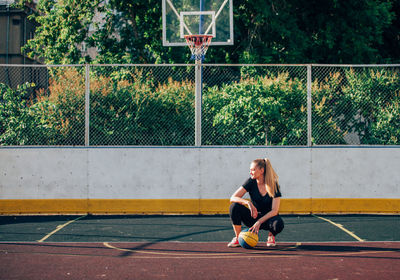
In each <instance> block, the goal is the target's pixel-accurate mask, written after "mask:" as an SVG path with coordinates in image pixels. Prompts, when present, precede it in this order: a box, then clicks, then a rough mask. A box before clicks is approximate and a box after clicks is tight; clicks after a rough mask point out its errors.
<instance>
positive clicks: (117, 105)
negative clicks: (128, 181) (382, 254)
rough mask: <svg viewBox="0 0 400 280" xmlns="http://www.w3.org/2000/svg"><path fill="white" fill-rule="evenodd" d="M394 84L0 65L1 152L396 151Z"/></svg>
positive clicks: (377, 70) (379, 72)
mask: <svg viewBox="0 0 400 280" xmlns="http://www.w3.org/2000/svg"><path fill="white" fill-rule="evenodd" d="M196 68H197V69H196ZM399 75H400V65H315V64H300V65H270V64H269V65H262V64H246V65H244V64H242V65H228V64H203V65H194V64H171V65H153V64H152V65H142V64H140V65H137V64H134V65H118V64H113V65H0V145H1V146H10V145H12V146H23V145H39V146H54V145H56V146H109V145H111V146H130V145H133V146H220V145H223V146H277V145H283V146H288V145H289V146H314V145H399V143H400V113H399V112H400V109H399V107H400V79H399ZM196 89H197V90H196ZM199 91H200V94H199ZM196 112H197V113H196Z"/></svg>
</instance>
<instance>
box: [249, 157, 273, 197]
mask: <svg viewBox="0 0 400 280" xmlns="http://www.w3.org/2000/svg"><path fill="white" fill-rule="evenodd" d="M253 163H254V164H255V165H256V166H257V167H258V168H260V169H261V168H264V182H265V185H266V186H267V192H268V195H269V196H270V197H274V196H275V194H276V193H277V191H278V188H279V183H278V179H279V177H278V174H276V172H275V170H274V169H273V168H272V165H271V162H270V161H269V159H268V158H266V159H255V160H253Z"/></svg>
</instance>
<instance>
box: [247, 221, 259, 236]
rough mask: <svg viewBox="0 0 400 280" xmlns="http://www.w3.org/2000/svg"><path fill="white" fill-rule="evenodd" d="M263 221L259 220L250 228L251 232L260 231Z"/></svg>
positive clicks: (256, 232)
mask: <svg viewBox="0 0 400 280" xmlns="http://www.w3.org/2000/svg"><path fill="white" fill-rule="evenodd" d="M260 226H261V223H260V222H259V221H257V222H256V223H255V224H254V225H253V226H252V227H251V228H249V231H250V232H253V233H255V234H258V231H259V230H260Z"/></svg>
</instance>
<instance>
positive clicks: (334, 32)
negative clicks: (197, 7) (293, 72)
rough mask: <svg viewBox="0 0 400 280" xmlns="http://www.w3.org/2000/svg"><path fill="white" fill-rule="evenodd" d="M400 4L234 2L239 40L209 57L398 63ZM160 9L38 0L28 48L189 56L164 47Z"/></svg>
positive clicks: (105, 56)
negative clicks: (82, 47) (86, 48)
mask: <svg viewBox="0 0 400 280" xmlns="http://www.w3.org/2000/svg"><path fill="white" fill-rule="evenodd" d="M21 1H22V0H21ZM398 7H399V0H388V1H384V0H359V1H347V0H331V1H318V0H279V1H278V0H235V1H234V32H235V34H234V36H235V45H234V46H215V47H211V48H210V49H209V51H208V53H207V57H206V62H218V63H239V62H240V63H381V62H385V63H390V62H398V61H399V60H400V53H399V48H398V44H399V42H400V38H399V36H398V34H399V18H400V12H399V9H398ZM96 11H97V12H99V13H100V15H101V16H102V19H103V20H102V21H98V20H97V19H96V18H95V17H94V14H95V12H96ZM161 13H162V11H161V1H160V0H139V1H130V0H118V1H117V0H110V1H107V2H105V1H104V0H103V1H102V0H94V1H83V0H59V1H56V0H40V1H39V4H38V13H37V14H35V15H34V16H33V18H35V19H36V21H37V22H38V23H39V24H40V27H39V28H38V29H37V33H36V36H35V38H34V39H33V40H31V41H29V42H28V44H27V46H26V48H28V49H30V50H31V51H30V53H29V54H30V55H31V56H33V55H36V56H40V57H43V58H44V59H45V62H46V63H82V62H92V60H91V59H90V58H89V57H88V56H87V55H86V54H85V53H84V52H82V51H81V50H80V49H79V48H78V47H77V46H79V45H80V44H81V43H82V42H84V43H86V44H87V45H88V46H89V47H95V48H96V49H97V50H98V55H97V57H96V58H95V59H94V61H93V62H99V63H173V62H179V63H181V62H187V61H189V57H190V53H189V50H185V51H182V49H183V48H182V47H164V46H162V40H161V37H162V36H161V35H162V22H161ZM90 26H91V27H92V29H93V30H94V31H93V32H92V31H90V30H89V27H90Z"/></svg>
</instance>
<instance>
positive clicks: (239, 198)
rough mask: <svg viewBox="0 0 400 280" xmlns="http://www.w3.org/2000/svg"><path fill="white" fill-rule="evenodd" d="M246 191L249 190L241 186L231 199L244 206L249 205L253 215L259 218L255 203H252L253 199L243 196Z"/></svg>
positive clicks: (232, 201)
mask: <svg viewBox="0 0 400 280" xmlns="http://www.w3.org/2000/svg"><path fill="white" fill-rule="evenodd" d="M246 192H247V191H246V189H245V188H243V187H239V188H238V189H237V190H236V191H235V192H234V193H233V195H232V196H231V199H230V201H231V203H234V202H236V203H239V204H242V205H244V206H247V207H248V208H249V209H250V213H251V216H252V217H253V218H254V219H255V218H257V215H258V213H257V208H256V207H255V206H254V205H253V203H251V201H249V200H247V199H244V198H243V196H244V195H245V193H246Z"/></svg>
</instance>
